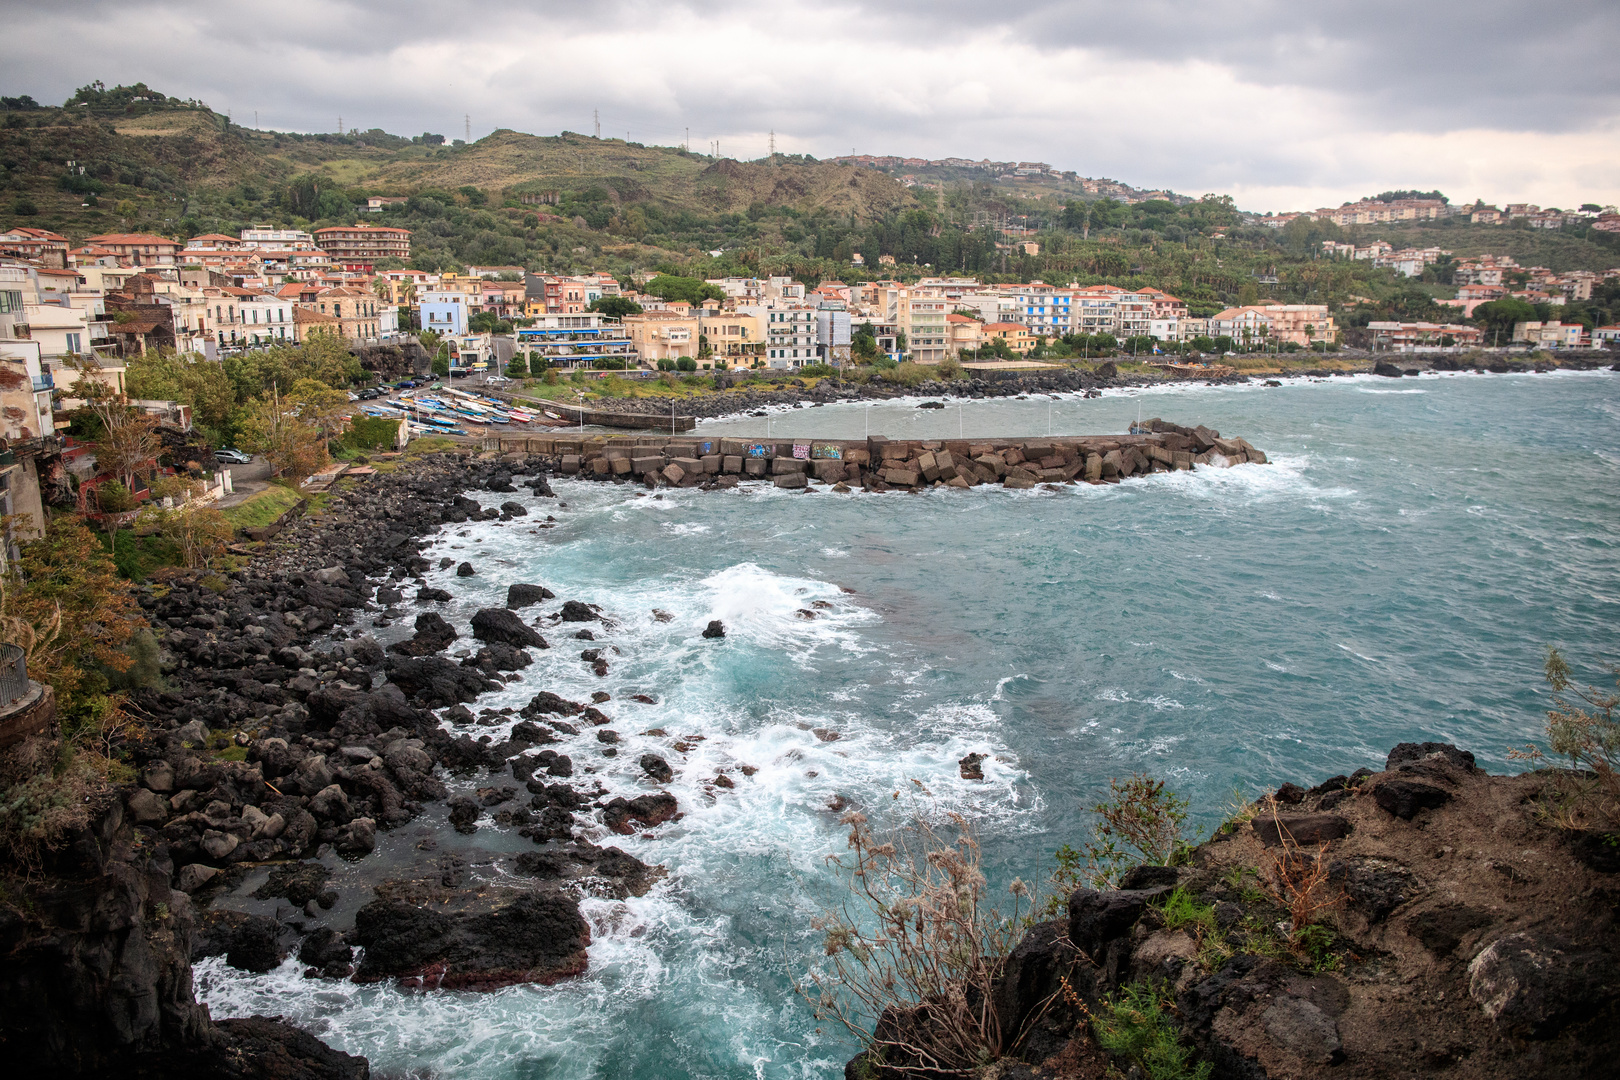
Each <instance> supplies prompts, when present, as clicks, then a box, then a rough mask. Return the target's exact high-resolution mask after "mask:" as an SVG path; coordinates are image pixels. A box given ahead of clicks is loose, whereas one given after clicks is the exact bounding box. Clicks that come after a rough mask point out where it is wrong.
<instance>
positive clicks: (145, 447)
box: [68, 355, 163, 491]
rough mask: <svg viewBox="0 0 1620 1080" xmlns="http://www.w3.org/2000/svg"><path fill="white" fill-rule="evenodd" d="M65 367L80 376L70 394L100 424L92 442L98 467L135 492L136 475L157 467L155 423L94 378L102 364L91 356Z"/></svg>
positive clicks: (124, 398)
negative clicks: (78, 399) (79, 401)
mask: <svg viewBox="0 0 1620 1080" xmlns="http://www.w3.org/2000/svg"><path fill="white" fill-rule="evenodd" d="M68 366H69V367H71V368H73V369H74V370H75V371H77V372H78V373H79V377H78V378H77V379H76V380H74V382H73V385H72V387H70V388H69V393H71V394H73V395H74V396H75V397H79V398H82V399H83V400H84V404H85V408H86V409H88V410H89V411H90V412H91V413H92V414H94V416H95V418H96V420H97V421H99V423H100V427H101V435H100V437H98V438H97V439H96V440H95V441H94V446H95V451H96V464H97V466H98V467H99V468H100V469H101V471H102V472H107V473H111V474H112V475H114V476H116V477H117V478H118V479H119V480H121V481H122V482H123V484H124V487H125V488H127V489H128V490H130V491H134V490H135V476H136V474H137V473H141V472H150V471H151V470H152V469H154V468H156V466H157V456H158V453H159V451H161V450H162V449H163V444H162V443H161V442H160V441H159V440H158V437H157V431H156V428H157V421H156V420H154V419H152V418H151V417H150V416H147V415H146V414H145V413H142V412H140V411H139V410H137V409H135V408H133V407H131V405H130V404H129V398H128V397H127V396H126V395H124V394H123V393H122V392H120V391H119V390H117V389H116V388H115V387H114V386H112V385H111V384H110V383H107V382H103V381H102V380H101V379H99V378H97V377H96V376H97V375H98V374H99V373H100V371H101V363H100V362H99V361H98V360H96V358H95V357H94V356H88V355H87V356H83V357H80V358H78V359H75V360H72V361H69V365H68Z"/></svg>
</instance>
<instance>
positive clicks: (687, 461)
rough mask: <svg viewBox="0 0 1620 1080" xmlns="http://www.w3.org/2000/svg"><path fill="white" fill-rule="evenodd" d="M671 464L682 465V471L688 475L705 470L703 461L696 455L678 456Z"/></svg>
mask: <svg viewBox="0 0 1620 1080" xmlns="http://www.w3.org/2000/svg"><path fill="white" fill-rule="evenodd" d="M670 464H671V465H679V466H680V467H681V471H682V472H684V473H685V474H686V475H687V476H698V475H700V474H701V473H702V472H703V462H701V461H699V460H698V459H697V458H695V457H682V458H676V459H675V460H674V461H671V462H670Z"/></svg>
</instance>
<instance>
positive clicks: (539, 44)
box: [0, 0, 1620, 194]
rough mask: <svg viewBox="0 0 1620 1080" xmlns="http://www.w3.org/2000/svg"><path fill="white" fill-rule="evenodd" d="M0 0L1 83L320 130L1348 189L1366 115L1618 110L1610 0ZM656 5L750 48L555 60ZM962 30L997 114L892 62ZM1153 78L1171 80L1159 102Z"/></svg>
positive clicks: (1390, 122)
mask: <svg viewBox="0 0 1620 1080" xmlns="http://www.w3.org/2000/svg"><path fill="white" fill-rule="evenodd" d="M0 10H3V11H4V12H5V14H6V17H7V19H8V23H9V26H10V37H11V39H12V40H13V42H20V43H22V44H23V45H25V46H27V47H26V48H21V49H17V48H13V49H12V50H11V54H10V56H9V57H8V64H7V65H6V68H5V70H4V71H0V89H3V90H4V92H5V93H8V94H15V93H31V94H33V95H34V96H36V97H38V98H40V99H41V100H48V101H49V100H54V101H60V100H63V99H65V98H66V97H67V96H68V95H69V94H71V93H72V90H73V88H74V87H75V86H77V85H81V84H83V83H85V82H88V81H90V80H92V79H96V78H101V79H104V80H106V81H108V82H112V81H122V82H133V81H136V80H143V81H145V82H147V83H148V84H149V85H152V86H154V87H157V88H158V89H161V90H163V91H165V92H167V93H171V94H178V95H181V96H195V97H200V98H202V99H204V100H206V101H208V102H209V103H210V104H211V105H213V106H214V107H215V108H216V109H221V110H223V109H225V108H227V107H231V108H232V109H233V111H234V115H235V117H236V119H237V120H238V121H245V120H246V119H248V117H249V116H250V114H251V112H252V110H254V109H258V110H259V112H260V115H261V121H262V123H263V124H264V125H265V126H267V127H281V128H285V129H292V130H330V129H331V127H332V126H333V124H334V123H335V119H336V116H337V114H338V113H340V112H341V113H342V114H343V115H344V118H345V124H346V125H347V126H355V125H359V126H361V127H374V126H375V127H384V128H386V129H388V130H390V131H395V132H399V133H405V134H409V133H412V132H417V131H421V130H423V129H424V128H425V129H428V130H433V131H439V132H442V133H444V134H446V135H448V136H459V135H460V134H461V126H462V116H463V114H464V113H471V114H472V117H473V134H474V136H475V137H477V136H479V135H481V134H484V133H487V132H488V131H489V130H491V129H492V128H494V127H512V128H517V129H520V130H528V131H535V132H538V133H547V132H552V131H557V130H560V129H564V128H566V129H571V130H576V131H577V130H587V131H588V130H589V129H590V128H589V124H590V117H591V110H592V109H593V108H600V110H601V112H602V114H603V129H604V134H607V135H610V136H623V135H624V134H625V133H626V131H628V132H629V134H630V137H631V138H634V139H636V140H637V141H644V142H657V143H664V144H670V143H674V142H677V141H679V139H681V138H682V137H684V134H685V129H686V128H687V126H688V125H690V127H691V129H692V132H691V137H692V141H693V144H694V146H695V147H700V148H701V147H703V146H704V145H705V144H706V141H707V140H708V139H711V138H714V137H717V136H718V137H720V138H721V140H722V149H723V150H724V151H725V152H727V153H730V154H738V155H742V156H753V155H757V154H760V153H762V152H763V150H764V145H763V133H764V132H766V131H767V130H770V129H772V128H774V129H775V130H776V131H777V132H778V133H779V134H781V135H782V137H783V140H784V144H789V145H792V146H795V147H800V148H807V149H810V150H811V151H812V152H815V153H819V154H821V155H832V154H839V153H846V152H848V150H849V149H850V148H851V147H856V148H858V149H859V150H861V151H863V152H874V153H903V154H908V155H913V154H914V155H923V156H944V155H951V154H960V155H966V156H971V157H980V156H987V157H994V158H1002V159H1007V158H1013V159H1017V158H1041V159H1043V160H1048V161H1052V162H1054V163H1055V164H1059V165H1062V166H1064V167H1072V168H1076V169H1079V170H1081V171H1082V172H1088V173H1091V174H1094V175H1112V176H1115V177H1117V178H1120V179H1125V180H1131V181H1135V182H1142V183H1152V184H1169V185H1172V186H1175V187H1177V188H1178V189H1180V190H1185V191H1189V192H1192V193H1194V194H1198V193H1201V192H1202V191H1203V190H1210V189H1217V188H1221V187H1223V186H1226V185H1232V184H1258V185H1287V184H1299V185H1307V186H1332V185H1346V184H1354V185H1355V186H1356V187H1357V188H1359V187H1361V186H1364V185H1363V181H1362V177H1371V176H1374V175H1377V174H1378V171H1379V169H1378V165H1377V164H1376V163H1368V162H1365V161H1363V160H1361V159H1359V158H1358V157H1357V155H1355V154H1353V153H1349V152H1348V151H1347V152H1346V153H1344V154H1343V155H1340V156H1339V157H1338V158H1336V159H1332V158H1330V157H1329V156H1328V155H1326V154H1325V153H1324V152H1323V151H1322V149H1321V148H1322V146H1323V145H1324V143H1323V141H1322V140H1323V138H1324V137H1326V138H1327V139H1330V140H1331V139H1341V140H1343V144H1344V145H1345V146H1346V147H1350V146H1354V145H1355V144H1356V140H1357V139H1358V137H1360V136H1362V135H1363V134H1364V133H1387V132H1392V131H1417V132H1441V131H1451V130H1458V129H1473V128H1478V129H1484V130H1487V131H1489V130H1496V131H1543V132H1559V131H1585V130H1600V129H1602V128H1604V127H1610V128H1612V126H1613V125H1614V123H1615V121H1616V120H1617V118H1620V64H1616V63H1614V61H1613V57H1614V56H1615V55H1616V54H1617V53H1620V48H1617V46H1620V4H1615V3H1614V2H1613V0H1608V2H1595V0H1555V2H1554V3H1550V4H1543V5H1539V6H1535V7H1531V6H1529V5H1524V4H1522V3H1509V2H1508V0H1477V2H1473V3H1460V2H1456V0H1449V2H1440V3H1434V2H1431V3H1422V2H1418V3H1413V2H1411V0H1404V2H1397V0H1361V2H1356V3H1352V2H1350V0H1325V2H1314V3H1300V2H1298V0H1294V2H1291V3H1289V2H1284V0H1250V2H1241V0H1206V2H1201V3H1184V2H1172V0H1140V2H1136V3H1130V4H1124V3H1119V2H1118V0H1112V2H1101V0H1026V2H1025V3H1023V4H1020V5H1017V6H1016V7H1009V6H992V5H987V4H984V3H983V2H982V0H974V2H969V0H885V2H883V3H874V2H872V0H844V2H842V3H840V2H838V0H834V2H833V3H831V4H828V5H819V6H816V7H813V8H805V9H797V8H786V9H784V8H774V7H769V6H762V5H759V4H758V3H757V2H756V0H750V2H746V3H745V2H744V0H707V2H705V3H704V4H702V5H696V4H688V3H682V2H680V0H672V2H666V3H653V2H650V0H562V2H539V0H518V2H516V3H507V4H504V5H499V6H496V7H493V8H485V7H481V6H478V5H454V6H448V5H445V4H443V3H442V2H436V3H435V2H429V0H397V2H389V3H383V2H380V0H337V2H318V0H279V2H278V3H276V4H275V5H273V6H271V5H261V4H253V5H249V4H244V3H239V2H229V0H224V2H215V3H200V2H191V0H121V2H118V3H113V2H111V0H91V2H89V3H81V4H76V5H73V6H71V7H67V6H62V5H53V6H47V5H41V4H37V3H19V2H16V0H0ZM669 20H675V21H689V23H690V24H691V25H694V26H698V27H701V28H703V29H704V30H705V31H707V30H713V31H714V32H715V33H717V34H718V33H721V32H723V31H724V30H726V29H727V28H731V27H737V26H750V27H759V28H762V29H763V32H765V33H766V34H768V35H770V36H771V39H772V45H771V49H770V54H769V55H767V56H766V57H764V58H763V62H753V61H750V62H749V63H747V64H739V63H738V58H735V57H727V56H719V57H705V56H693V55H689V54H687V53H684V52H682V51H679V50H672V51H671V52H670V54H669V57H668V63H667V65H665V64H658V63H657V61H654V62H653V66H649V65H647V64H646V63H644V62H642V61H640V60H638V61H637V64H636V66H634V67H633V68H632V67H630V66H627V65H615V64H613V63H611V62H610V63H607V64H604V65H602V67H601V69H600V70H596V71H592V72H588V73H584V74H578V73H572V74H571V75H570V74H568V73H569V69H570V62H571V60H572V57H573V56H574V55H576V53H577V51H578V49H579V47H580V46H579V44H578V43H579V42H581V41H582V39H583V37H584V36H585V35H593V36H595V35H601V34H604V33H607V34H617V35H619V36H620V37H622V38H623V40H624V41H625V43H626V44H627V45H631V44H635V43H636V42H637V41H638V40H639V41H640V42H646V41H648V40H655V39H654V38H653V37H652V36H653V35H657V34H659V33H660V32H661V30H660V26H662V25H664V24H665V23H666V22H667V21H669ZM828 40H830V41H833V42H835V43H837V44H838V45H839V47H840V48H841V49H845V50H847V53H848V55H850V56H853V57H855V58H857V60H858V65H859V68H860V69H861V70H863V71H865V72H868V73H869V74H868V75H867V76H866V77H864V78H862V79H860V80H859V81H858V82H856V83H855V84H853V85H840V84H837V83H834V82H831V81H828V80H831V79H832V78H833V75H832V74H830V73H829V74H828V75H826V76H822V75H821V74H820V73H818V72H815V71H811V70H808V69H807V68H806V66H805V64H804V63H803V61H802V60H801V59H798V58H797V57H796V51H797V50H798V49H799V48H800V47H801V46H802V45H803V44H804V43H806V42H810V41H828ZM513 41H519V42H522V43H523V44H524V45H526V46H528V48H527V51H525V52H524V53H523V54H522V55H520V56H518V57H516V58H513V57H512V56H511V55H510V53H509V52H508V51H507V49H506V48H505V47H506V46H507V45H508V43H510V42H513ZM1002 41H1006V42H1009V43H1011V44H1012V45H1014V46H1021V47H1023V48H1025V49H1033V50H1036V51H1038V52H1044V53H1046V54H1048V55H1049V56H1058V57H1060V56H1062V55H1063V54H1064V51H1065V50H1086V53H1083V54H1077V56H1078V57H1079V59H1078V60H1077V64H1080V65H1085V64H1086V63H1087V61H1086V60H1085V57H1086V56H1087V55H1089V56H1091V57H1093V58H1095V59H1096V60H1097V62H1100V63H1102V64H1105V65H1107V67H1108V69H1109V70H1113V71H1118V72H1120V73H1121V74H1120V76H1119V78H1118V81H1117V82H1116V83H1115V84H1113V85H1111V86H1109V87H1107V88H1106V89H1105V90H1103V91H1101V92H1100V94H1099V95H1098V96H1097V97H1094V98H1091V99H1088V100H1085V101H1076V102H1069V101H1061V100H1060V101H1056V102H1052V101H1049V100H1043V99H1041V98H1040V97H1039V96H1038V95H1036V94H1032V93H1030V92H1029V86H1030V80H1031V79H1032V78H1033V77H1034V76H1032V75H1031V74H1030V73H1029V72H1028V71H1025V70H1023V69H1022V67H1021V65H1020V64H1019V63H1017V62H1016V61H1015V59H1014V57H1013V56H1012V54H1009V53H1007V52H1006V51H1004V50H1002V49H1000V48H998V47H997V46H998V43H999V42H1002ZM963 45H971V46H973V47H975V48H978V47H980V46H982V50H981V52H982V62H978V63H976V65H975V66H974V67H973V68H972V70H969V71H964V72H962V73H961V77H962V78H963V79H968V78H971V79H976V80H980V81H983V82H985V83H986V84H988V85H989V86H990V87H991V88H992V90H993V96H994V98H995V99H996V100H997V102H998V103H1001V107H1000V108H999V109H998V110H996V111H995V114H994V115H980V114H979V111H975V110H972V109H967V110H963V111H962V114H961V115H958V114H957V113H956V112H953V111H952V110H951V109H950V108H949V107H946V106H943V105H941V104H940V103H939V101H938V100H937V95H934V96H929V95H928V93H927V92H926V91H922V90H915V89H913V88H912V87H910V86H909V85H908V83H907V82H906V78H905V73H904V72H901V71H898V70H897V69H896V66H895V65H896V62H897V61H896V57H897V56H898V55H900V54H901V52H902V51H913V50H923V51H924V52H926V51H927V50H928V49H929V48H930V46H934V47H936V51H938V52H939V55H940V56H941V64H942V65H958V64H959V63H960V53H959V52H953V53H952V54H951V55H949V56H946V54H945V52H944V50H945V49H946V48H955V47H960V46H963ZM441 47H442V48H441ZM486 47H487V48H486ZM974 55H975V56H978V55H980V54H978V53H976V54H974ZM1027 55H1028V54H1027V53H1023V52H1021V53H1018V54H1017V56H1018V57H1020V58H1021V57H1025V56H1027ZM406 56H411V57H423V56H425V57H426V60H425V62H420V61H417V60H411V61H407V60H406V59H405V57H406ZM440 56H442V57H443V59H442V60H439V59H436V58H437V57H440ZM1195 64H1208V65H1211V67H1212V70H1213V72H1214V74H1213V75H1212V78H1214V79H1216V80H1217V81H1220V80H1221V79H1222V78H1223V76H1222V75H1221V73H1222V72H1224V73H1225V75H1224V78H1232V79H1236V80H1238V81H1239V82H1240V83H1242V84H1247V85H1248V86H1250V87H1258V88H1262V89H1263V90H1264V91H1265V92H1267V93H1270V94H1271V95H1272V97H1271V98H1270V100H1272V101H1274V102H1275V103H1276V107H1277V112H1278V114H1280V115H1284V116H1286V117H1288V118H1290V121H1291V122H1293V123H1295V124H1296V125H1298V124H1301V123H1303V124H1304V125H1306V126H1308V127H1309V128H1310V129H1311V130H1309V131H1300V130H1298V129H1297V126H1296V128H1295V129H1292V130H1291V129H1287V128H1285V129H1283V130H1282V131H1281V132H1280V134H1279V133H1268V132H1266V131H1265V126H1264V122H1265V120H1266V116H1265V115H1264V113H1261V114H1258V115H1255V114H1252V109H1253V106H1252V105H1251V106H1249V109H1250V110H1251V113H1250V114H1248V115H1237V114H1235V113H1237V112H1238V111H1239V110H1236V109H1234V107H1233V104H1232V102H1231V101H1230V100H1226V99H1223V98H1222V97H1220V96H1219V95H1217V94H1214V93H1212V95H1211V96H1209V97H1204V96H1201V95H1198V94H1197V93H1196V91H1195V92H1194V93H1191V94H1187V93H1186V91H1185V82H1184V81H1182V82H1179V83H1178V84H1177V85H1176V86H1173V87H1167V86H1164V85H1162V84H1161V79H1162V75H1163V72H1164V71H1165V70H1166V67H1167V66H1168V68H1169V69H1170V70H1172V71H1173V70H1174V69H1175V67H1177V66H1181V67H1182V68H1183V69H1185V70H1194V69H1193V68H1192V65H1195ZM412 65H415V66H412ZM942 70H943V71H945V73H946V74H949V69H948V68H942ZM941 85H949V83H948V81H945V80H942V82H941ZM888 91H895V92H896V96H895V98H892V99H891V98H889V97H887V96H886V93H887V92H888ZM1166 93H1170V94H1177V95H1185V96H1184V97H1183V98H1181V99H1178V100H1172V101H1169V102H1162V101H1160V98H1161V97H1162V96H1163V95H1164V94H1166ZM908 94H910V95H912V97H911V98H910V99H908V98H907V95H908ZM1253 99H1254V95H1253V94H1250V95H1249V97H1248V100H1250V101H1251V102H1252V101H1253ZM1261 100H1262V101H1264V100H1266V99H1265V97H1264V95H1263V94H1262V95H1261ZM1142 105H1153V106H1155V107H1158V108H1161V109H1162V110H1163V111H1169V112H1170V114H1171V115H1172V116H1173V117H1174V118H1175V119H1173V120H1170V121H1167V122H1159V123H1156V124H1154V125H1148V127H1149V128H1150V129H1149V130H1144V129H1143V126H1142V125H1141V124H1133V123H1131V122H1130V121H1129V120H1128V115H1129V113H1130V111H1131V109H1132V108H1133V107H1135V106H1142ZM1054 114H1057V115H1056V116H1054ZM1058 117H1061V119H1059V118H1058ZM1165 124H1168V125H1169V126H1168V127H1166V126H1164V125H1165ZM1234 131H1235V132H1238V134H1237V136H1236V137H1234V136H1233V135H1232V134H1231V133H1232V132H1234ZM1244 132H1248V134H1244ZM1306 143H1313V144H1314V145H1310V146H1305V145H1303V144H1306ZM1386 179H1388V180H1389V181H1390V182H1396V181H1397V180H1399V182H1405V178H1386ZM1412 182H1417V179H1416V178H1413V180H1412ZM1370 183H1371V181H1368V185H1370Z"/></svg>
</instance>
